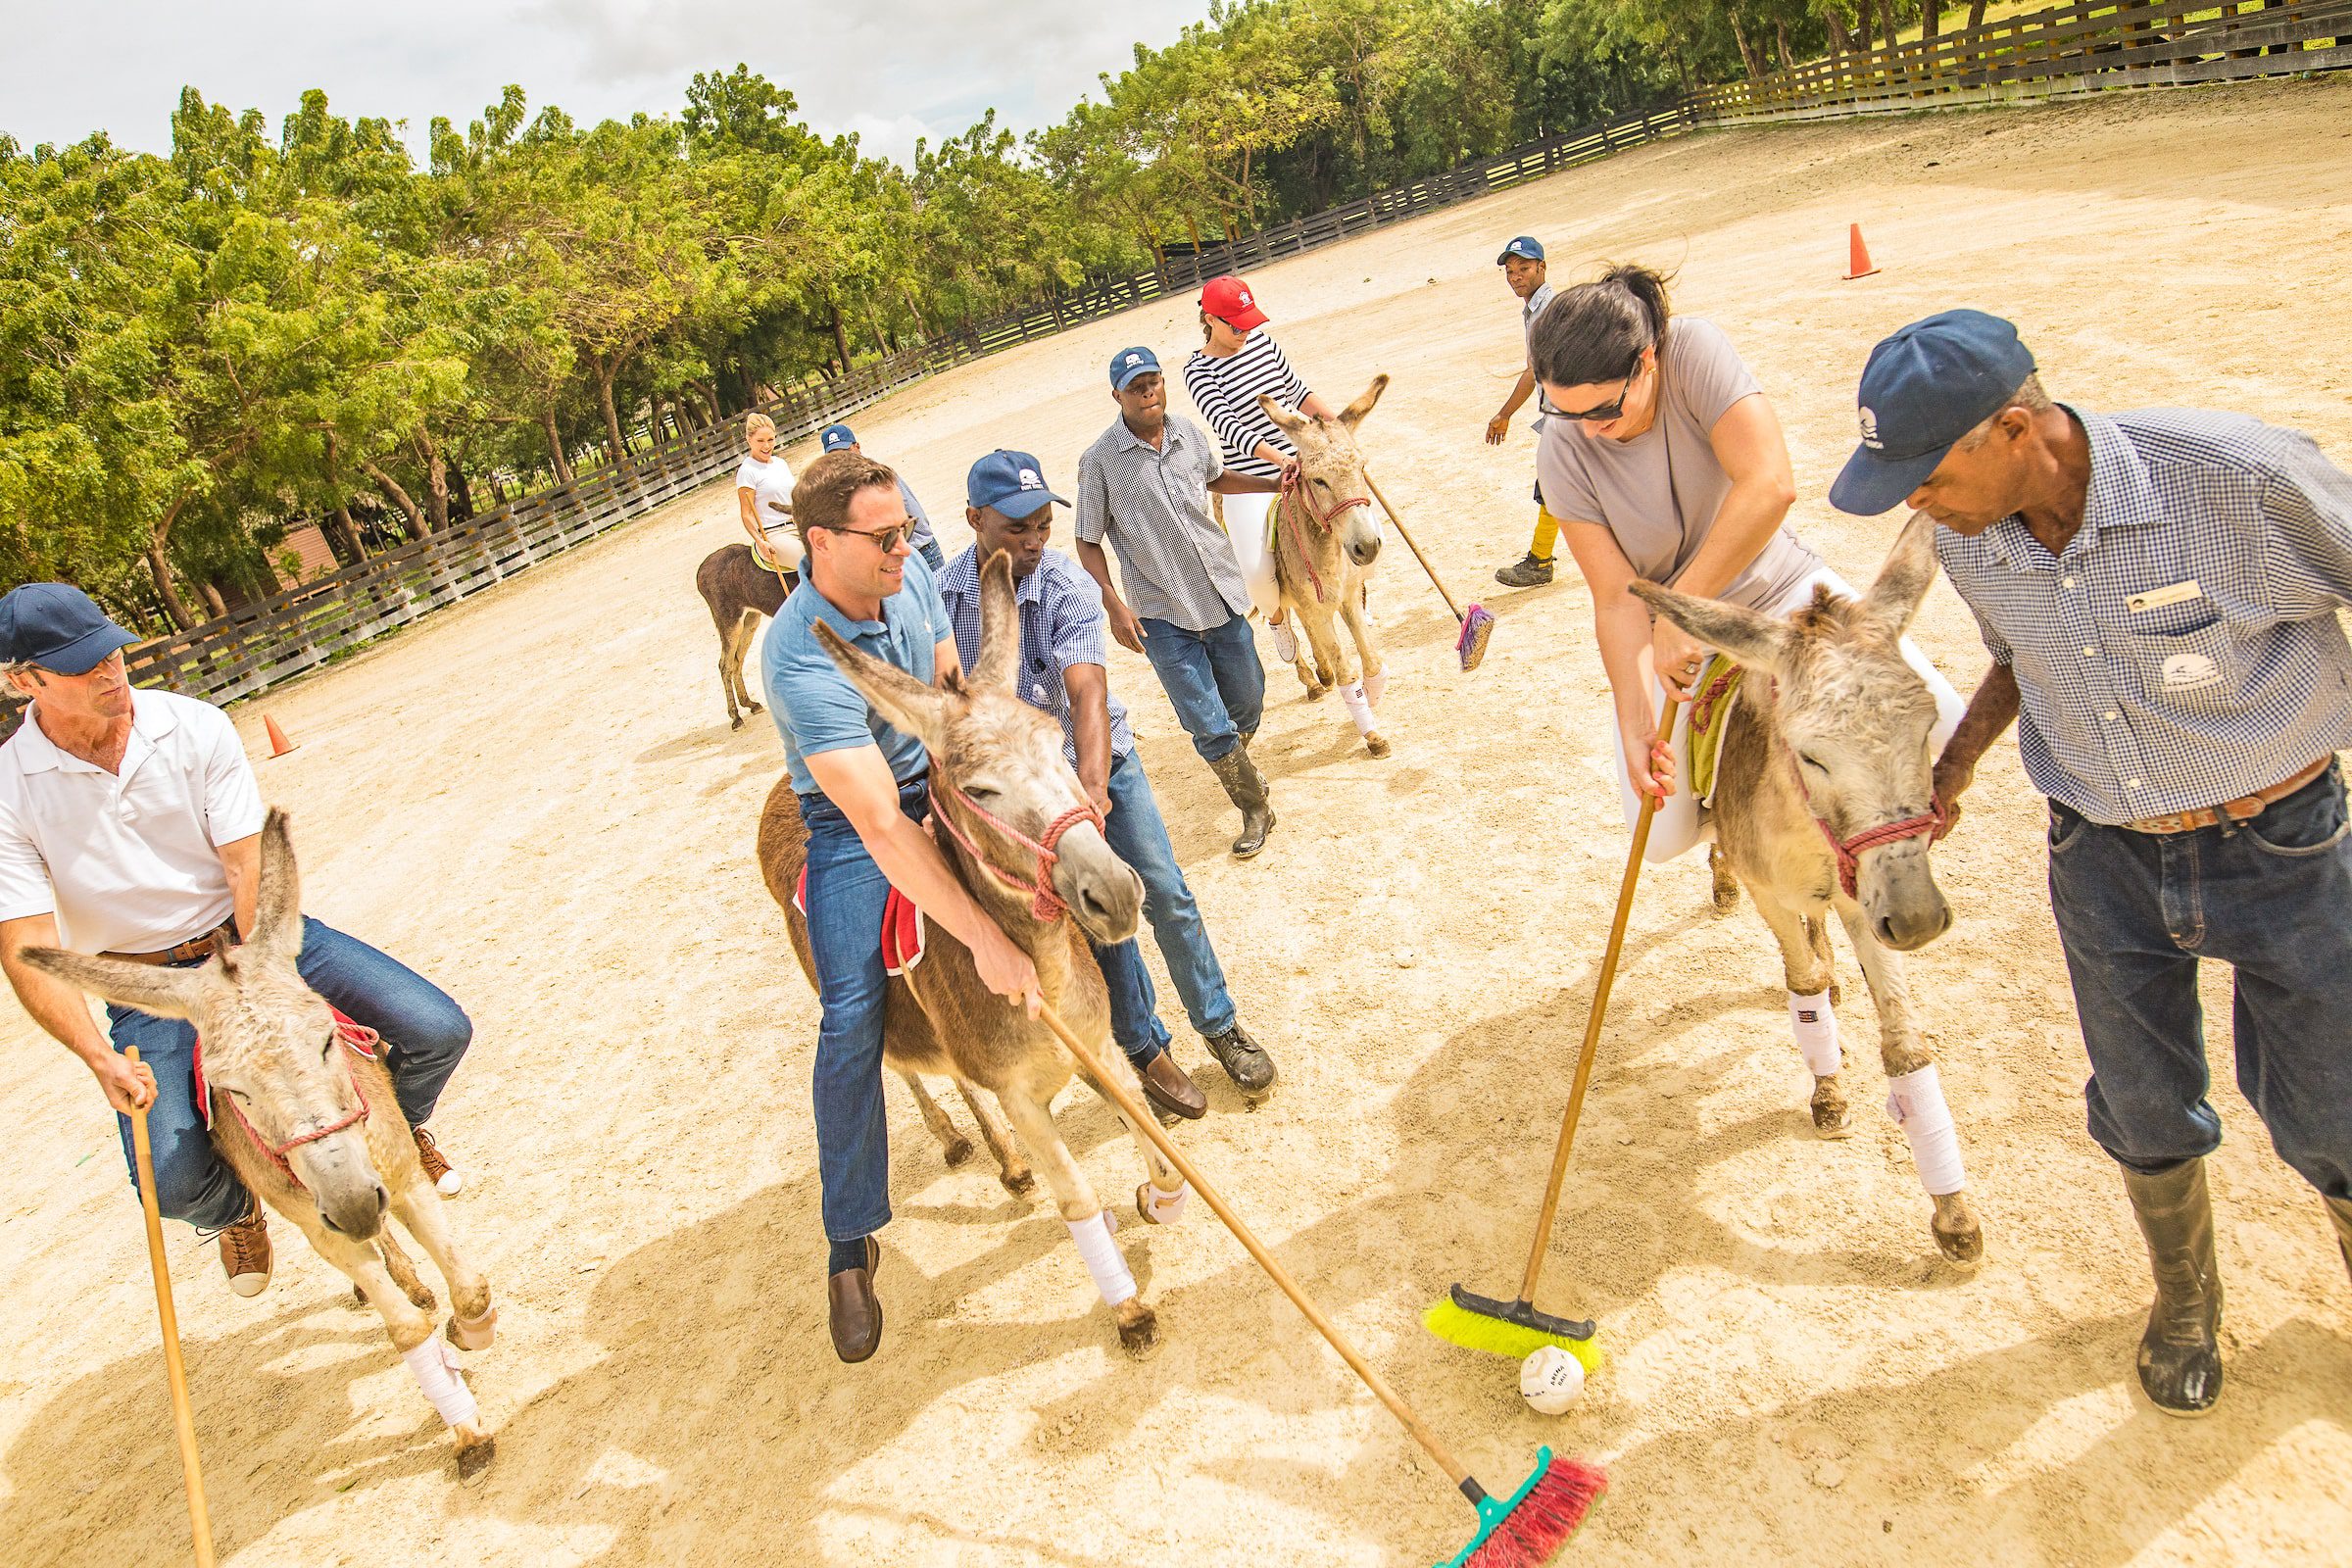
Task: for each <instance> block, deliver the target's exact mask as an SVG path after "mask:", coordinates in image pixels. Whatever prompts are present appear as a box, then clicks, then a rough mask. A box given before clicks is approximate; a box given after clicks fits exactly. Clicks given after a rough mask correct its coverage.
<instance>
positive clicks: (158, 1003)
mask: <svg viewBox="0 0 2352 1568" xmlns="http://www.w3.org/2000/svg"><path fill="white" fill-rule="evenodd" d="M24 957H25V962H26V963H29V964H31V965H32V966H33V967H34V968H35V969H38V970H40V971H41V972H42V973H43V974H46V975H52V976H54V977H56V978H57V979H60V980H63V981H64V982H65V983H66V984H68V985H70V986H73V987H74V988H75V989H77V990H80V991H86V992H88V993H89V994H90V995H91V996H93V997H96V998H98V999H100V1000H101V1001H104V1002H119V1003H121V1004H122V1005H123V1006H125V1007H131V1008H135V1009H136V1010H138V1011H140V1012H151V1013H154V1014H155V1015H156V1016H157V1017H159V1018H193V1017H195V1016H196V1009H197V1006H198V1004H199V1003H200V1002H201V1001H202V1000H203V997H204V994H205V992H206V991H207V990H208V989H210V988H211V986H212V985H213V984H214V979H213V976H212V974H211V973H210V970H211V968H212V965H211V964H206V965H205V966H204V967H202V968H197V969H168V968H166V967H164V966H163V965H162V964H160V963H132V962H130V961H129V960H128V959H125V958H98V957H92V956H90V955H89V954H86V953H68V952H66V951H65V950H64V949H63V948H26V949H25V953H24Z"/></svg>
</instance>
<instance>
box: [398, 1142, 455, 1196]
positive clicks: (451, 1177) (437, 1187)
mask: <svg viewBox="0 0 2352 1568" xmlns="http://www.w3.org/2000/svg"><path fill="white" fill-rule="evenodd" d="M410 1136H412V1137H413V1138H415V1139H416V1140H417V1163H418V1164H420V1165H422V1166H423V1167H424V1179H425V1180H426V1181H428V1182H431V1183H432V1184H433V1191H435V1192H437V1193H439V1194H440V1195H441V1196H442V1197H443V1198H450V1197H454V1196H456V1194H457V1192H458V1190H459V1189H460V1188H462V1187H464V1186H465V1185H466V1178H465V1176H464V1174H463V1173H461V1172H460V1171H459V1170H458V1169H457V1168H456V1167H455V1166H453V1165H451V1164H450V1162H449V1156H448V1155H447V1154H444V1153H442V1152H441V1146H440V1145H439V1144H437V1143H434V1142H433V1135H432V1134H431V1133H428V1132H426V1131H425V1130H424V1129H423V1128H421V1127H414V1128H411V1129H410Z"/></svg>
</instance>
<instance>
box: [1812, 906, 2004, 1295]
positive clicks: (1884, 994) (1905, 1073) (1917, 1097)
mask: <svg viewBox="0 0 2352 1568" xmlns="http://www.w3.org/2000/svg"><path fill="white" fill-rule="evenodd" d="M1838 919H1839V920H1841V921H1842V922H1844V925H1845V934H1846V937H1847V938H1848V939H1849V940H1850V941H1851V942H1852V943H1853V945H1854V957H1855V958H1856V959H1857V960H1858V961H1859V962H1860V963H1861V965H1862V978H1863V979H1864V980H1865V981H1867V982H1868V983H1869V986H1870V1000H1871V1002H1872V1003H1873V1004H1874V1005H1876V1006H1877V1007H1878V1009H1879V1059H1880V1061H1881V1062H1882V1063H1883V1064H1884V1065H1885V1066H1886V1069H1887V1091H1888V1093H1887V1114H1888V1115H1889V1116H1892V1117H1893V1118H1894V1120H1895V1122H1896V1124H1897V1125H1899V1126H1900V1127H1901V1128H1902V1129H1903V1136H1904V1138H1905V1139H1906V1140H1907V1141H1908V1142H1909V1143H1910V1145H1911V1163H1912V1165H1913V1167H1914V1168H1915V1169H1916V1170H1917V1171H1918V1172H1919V1183H1920V1185H1921V1186H1922V1187H1924V1188H1926V1189H1927V1193H1928V1196H1929V1197H1930V1198H1931V1199H1933V1200H1934V1201H1935V1203H1936V1219H1935V1232H1936V1249H1937V1250H1939V1251H1941V1252H1942V1253H1943V1255H1944V1256H1945V1257H1948V1258H1950V1259H1951V1260H1952V1261H1953V1262H1955V1263H1973V1262H1976V1261H1977V1260H1978V1259H1979V1258H1981V1257H1983V1256H1984V1255H1985V1233H1984V1231H1983V1229H1982V1228H1980V1227H1979V1225H1978V1224H1977V1216H1976V1211H1975V1210H1974V1209H1973V1208H1972V1207H1970V1205H1969V1201H1968V1193H1967V1191H1966V1188H1967V1183H1968V1172H1967V1170H1966V1169H1965V1167H1964V1166H1963V1164H1962V1162H1961V1158H1960V1139H1959V1134H1958V1132H1957V1131H1956V1130H1955V1129H1954V1127H1953V1125H1952V1112H1951V1109H1950V1107H1949V1106H1947V1105H1946V1104H1945V1103H1944V1100H1943V1083H1942V1080H1941V1078H1940V1077H1939V1076H1938V1075H1937V1073H1936V1055H1935V1053H1933V1052H1931V1051H1930V1050H1929V1049H1928V1046H1927V1042H1926V1041H1925V1040H1923V1039H1921V1038H1920V1033H1919V1020H1918V1017H1917V1015H1916V1014H1915V1013H1914V1011H1913V1010H1912V1006H1911V982H1910V978H1909V976H1908V975H1906V974H1905V973H1904V970H1903V959H1902V955H1900V954H1897V953H1892V952H1889V951H1888V950H1887V949H1886V948H1883V947H1881V946H1880V945H1879V941H1878V938H1877V937H1875V936H1873V935H1872V934H1871V930H1870V922H1869V921H1867V920H1865V919H1864V918H1863V917H1862V910H1861V907H1860V906H1858V905H1856V904H1853V903H1852V902H1851V901H1849V900H1845V899H1840V900H1838Z"/></svg>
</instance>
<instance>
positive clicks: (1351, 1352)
mask: <svg viewBox="0 0 2352 1568" xmlns="http://www.w3.org/2000/svg"><path fill="white" fill-rule="evenodd" d="M1038 1015H1039V1016H1040V1017H1042V1018H1044V1019H1045V1020H1046V1027H1047V1028H1049V1029H1051V1030H1053V1031H1054V1034H1055V1035H1057V1036H1059V1037H1060V1039H1061V1043H1062V1044H1063V1045H1064V1046H1066V1047H1068V1048H1069V1053H1070V1054H1071V1055H1073V1056H1076V1057H1077V1058H1078V1065H1080V1066H1081V1067H1084V1068H1085V1069H1086V1070H1087V1072H1088V1073H1089V1074H1091V1075H1092V1076H1093V1078H1094V1081H1095V1082H1096V1083H1097V1084H1098V1085H1100V1086H1101V1087H1102V1090H1103V1093H1104V1094H1105V1095H1107V1096H1109V1097H1110V1103H1112V1104H1114V1105H1116V1106H1118V1107H1119V1112H1120V1114H1122V1115H1124V1116H1125V1117H1126V1118H1127V1120H1128V1122H1129V1123H1130V1124H1131V1125H1132V1126H1134V1127H1135V1128H1136V1129H1137V1130H1138V1131H1140V1132H1141V1133H1142V1134H1143V1135H1144V1136H1145V1137H1146V1138H1149V1139H1151V1140H1152V1147H1153V1148H1154V1149H1157V1150H1158V1151H1159V1152H1161V1153H1162V1154H1164V1155H1166V1156H1167V1160H1168V1163H1169V1164H1171V1165H1173V1166H1175V1167H1176V1170H1177V1173H1178V1174H1179V1175H1181V1176H1183V1177H1184V1179H1185V1180H1186V1181H1187V1182H1189V1183H1191V1184H1192V1186H1193V1189H1194V1190H1195V1191H1196V1192H1198V1193H1200V1195H1201V1200H1202V1201H1204V1202H1206V1203H1207V1204H1208V1206H1209V1207H1210V1208H1211V1209H1213V1210H1215V1212H1216V1216H1217V1218H1219V1219H1221V1220H1223V1221H1224V1222H1225V1228H1226V1229H1227V1230H1229V1231H1231V1232H1233V1234H1234V1237H1235V1239H1236V1240H1238V1241H1239V1242H1240V1243H1241V1244H1242V1246H1243V1247H1244V1248H1246V1249H1248V1250H1249V1252H1250V1256H1251V1257H1253V1258H1255V1259H1256V1260H1257V1266H1258V1267H1259V1268H1262V1269H1264V1270H1265V1271H1266V1273H1267V1275H1268V1276H1269V1277H1271V1278H1272V1279H1273V1281H1274V1283H1275V1284H1276V1285H1279V1286H1281V1287H1282V1294H1283V1295H1285V1296H1287V1297H1289V1298H1290V1299H1291V1304H1292V1305H1293V1306H1296V1307H1297V1308H1299V1311H1301V1312H1303V1313H1305V1314H1306V1320H1307V1321H1308V1322H1309V1323H1312V1324H1313V1325H1314V1326H1315V1332H1316V1333H1318V1334H1320V1335H1322V1336H1323V1338H1324V1339H1325V1340H1326V1341H1328V1342H1329V1343H1330V1345H1331V1348H1333V1349H1335V1350H1337V1351H1339V1352H1340V1359H1341V1360H1343V1361H1345V1362H1347V1363H1348V1370H1349V1371H1351V1372H1353V1373H1354V1374H1355V1375H1356V1376H1357V1377H1359V1378H1361V1379H1363V1383H1364V1387H1365V1388H1367V1389H1370V1390H1371V1391H1372V1392H1373V1394H1374V1395H1376V1396H1377V1397H1379V1399H1380V1402H1381V1403H1383V1404H1385V1405H1387V1406H1388V1407H1389V1413H1390V1414H1392V1415H1394V1416H1395V1417H1396V1418H1397V1420H1398V1421H1401V1422H1402V1423H1404V1429H1405V1431H1407V1432H1409V1433H1411V1434H1412V1436H1413V1441H1414V1442H1415V1443H1418V1444H1420V1445H1421V1446H1422V1447H1423V1448H1425V1449H1427V1450H1428V1451H1429V1456H1430V1457H1431V1458H1432V1459H1435V1460H1436V1461H1437V1462H1438V1468H1439V1469H1441V1470H1443V1471H1445V1472H1446V1475H1447V1476H1448V1477H1449V1478H1450V1479H1451V1480H1452V1482H1453V1484H1454V1485H1455V1486H1456V1487H1459V1486H1462V1485H1463V1484H1464V1483H1465V1482H1468V1481H1469V1480H1470V1472H1469V1471H1467V1470H1465V1469H1463V1468H1462V1465H1461V1462H1460V1461H1459V1460H1457V1459H1455V1458H1454V1456H1453V1455H1452V1454H1451V1453H1450V1452H1448V1451H1447V1449H1446V1446H1445V1445H1444V1444H1442V1443H1440V1442H1439V1441H1438V1439H1437V1435H1436V1434H1435V1433H1433V1432H1431V1431H1430V1430H1429V1428H1428V1427H1426V1426H1424V1425H1422V1424H1421V1418H1420V1417H1419V1416H1417V1415H1415V1414H1413V1409H1412V1406H1411V1405H1408V1404H1406V1403H1405V1402H1404V1400H1403V1399H1402V1398H1400V1397H1398V1396H1397V1391H1396V1390H1395V1389H1392V1388H1390V1387H1389V1385H1388V1382H1387V1380H1386V1379H1384V1378H1382V1377H1381V1375H1380V1374H1379V1373H1377V1372H1375V1371H1373V1370H1372V1368H1371V1367H1369V1366H1368V1365H1366V1364H1365V1362H1364V1358H1363V1357H1362V1356H1360V1355H1358V1354H1356V1353H1355V1348H1354V1347H1353V1346H1351V1345H1349V1344H1348V1342H1347V1340H1346V1339H1344V1338H1342V1337H1341V1334H1340V1331H1339V1330H1338V1329H1337V1328H1335V1327H1333V1325H1332V1321H1331V1319H1329V1318H1327V1317H1325V1316H1324V1315H1323V1309H1322V1308H1321V1307H1319V1306H1317V1305H1315V1303H1314V1302H1313V1301H1312V1300H1310V1299H1308V1298H1307V1294H1306V1293H1305V1292H1304V1291H1302V1290H1300V1289H1299V1282H1298V1281H1297V1280H1295V1279H1293V1278H1292V1277H1291V1271H1290V1270H1289V1269H1287V1268H1284V1267H1283V1266H1282V1264H1280V1263H1279V1262H1277V1261H1275V1258H1274V1254H1273V1253H1271V1252H1269V1251H1267V1250H1266V1248H1265V1244H1264V1243H1262V1242H1260V1241H1259V1240H1258V1239H1257V1235H1256V1233H1255V1232H1254V1231H1252V1230H1250V1227H1249V1226H1248V1225H1247V1224H1245V1223H1244V1222H1243V1220H1242V1217H1241V1216H1240V1215H1239V1214H1236V1213H1235V1212H1234V1211H1233V1210H1232V1209H1230V1208H1228V1207H1227V1206H1226V1205H1225V1200H1224V1199H1222V1198H1220V1197H1218V1196H1217V1190H1216V1189H1215V1188H1214V1187H1211V1186H1210V1185H1209V1184H1208V1180H1207V1178H1206V1177H1204V1176H1202V1175H1201V1172H1200V1170H1199V1168H1198V1167H1196V1166H1195V1165H1194V1164H1193V1162H1192V1161H1191V1160H1189V1159H1187V1158H1185V1157H1184V1152H1183V1151H1182V1150H1180V1149H1178V1148H1177V1147H1176V1146H1175V1145H1174V1144H1173V1143H1171V1142H1169V1140H1168V1135H1167V1134H1166V1133H1164V1132H1162V1131H1161V1130H1160V1126H1159V1120H1158V1118H1157V1117H1155V1116H1153V1115H1152V1113H1151V1112H1150V1111H1148V1110H1146V1109H1145V1108H1144V1107H1143V1106H1142V1105H1140V1104H1138V1103H1136V1102H1135V1101H1134V1099H1132V1098H1131V1097H1130V1096H1129V1095H1128V1093H1127V1091H1126V1090H1125V1089H1123V1088H1121V1087H1120V1086H1119V1084H1118V1082H1117V1081H1116V1080H1115V1079H1113V1078H1112V1077H1111V1076H1110V1075H1109V1074H1108V1073H1106V1072H1104V1071H1103V1062H1102V1058H1100V1057H1099V1056H1097V1055H1096V1054H1094V1052H1093V1051H1092V1050H1091V1049H1089V1048H1088V1047H1087V1046H1086V1044H1085V1043H1084V1042H1082V1041H1081V1040H1079V1038H1078V1037H1077V1036H1076V1035H1074V1034H1072V1033H1071V1032H1070V1028H1069V1025H1067V1024H1065V1023H1063V1022H1062V1021H1061V1015H1060V1014H1059V1013H1056V1012H1055V1011H1054V1008H1053V1005H1051V1004H1044V1005H1040V1006H1039V1008H1038Z"/></svg>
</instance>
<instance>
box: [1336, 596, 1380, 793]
mask: <svg viewBox="0 0 2352 1568" xmlns="http://www.w3.org/2000/svg"><path fill="white" fill-rule="evenodd" d="M1340 617H1341V618H1342V619H1343V620H1345V621H1347V622H1348V637H1349V639H1350V640H1352V641H1353V642H1354V644H1355V652H1356V656H1357V657H1358V658H1359V659H1360V660H1361V661H1362V663H1361V664H1360V666H1359V668H1360V669H1361V670H1362V674H1361V675H1360V677H1359V678H1358V679H1357V681H1356V682H1355V684H1354V685H1352V686H1346V685H1344V686H1342V687H1341V688H1340V698H1341V700H1342V701H1343V702H1346V703H1347V704H1348V717H1350V718H1352V719H1354V720H1355V725H1356V728H1357V729H1359V730H1362V731H1363V735H1364V747H1365V749H1366V750H1368V751H1369V752H1371V754H1372V755H1373V756H1374V757H1386V756H1388V755H1389V743H1388V741H1387V740H1385V739H1384V738H1383V737H1382V736H1381V734H1380V732H1379V730H1378V729H1376V728H1374V727H1372V724H1373V712H1372V705H1373V703H1374V702H1376V701H1378V700H1379V697H1380V690H1381V687H1382V685H1383V684H1384V681H1385V676H1386V672H1385V671H1384V670H1383V669H1382V668H1381V663H1380V650H1379V649H1377V648H1375V647H1373V646H1372V633H1371V631H1370V629H1369V628H1368V627H1366V626H1365V624H1364V611H1363V605H1362V603H1361V601H1360V599H1359V596H1357V595H1355V594H1349V595H1348V597H1347V600H1346V602H1345V603H1344V604H1342V605H1341V606H1340ZM1359 703H1360V704H1361V705H1362V711H1360V712H1359V711H1357V705H1358V704H1359Z"/></svg>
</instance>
